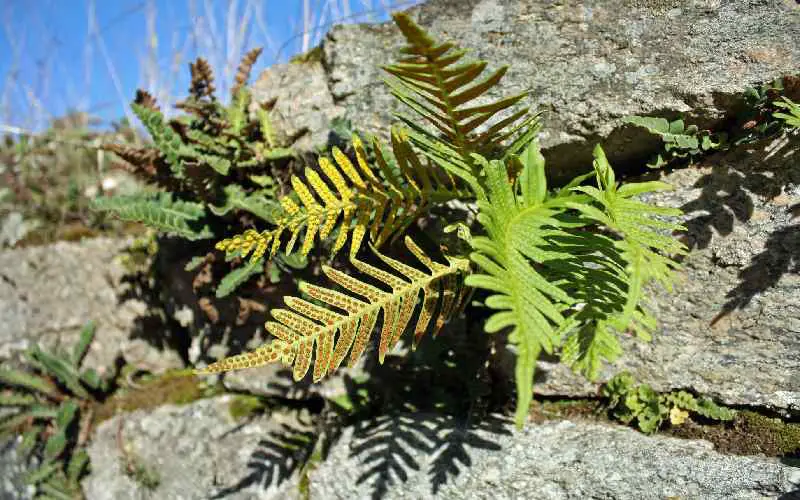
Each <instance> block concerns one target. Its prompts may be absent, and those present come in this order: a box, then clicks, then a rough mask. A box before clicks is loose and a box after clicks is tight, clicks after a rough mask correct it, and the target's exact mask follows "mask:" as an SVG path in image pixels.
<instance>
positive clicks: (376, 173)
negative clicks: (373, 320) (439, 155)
mask: <svg viewBox="0 0 800 500" xmlns="http://www.w3.org/2000/svg"><path fill="white" fill-rule="evenodd" d="M392 145H393V150H394V153H395V157H396V158H397V163H398V166H399V168H400V171H401V172H400V173H401V174H402V176H398V175H396V174H395V172H394V171H393V170H392V169H391V168H390V167H389V163H388V161H387V159H386V157H385V155H384V153H383V151H382V150H381V148H380V144H379V143H378V140H377V139H376V138H373V146H374V148H375V153H376V162H377V168H376V167H374V166H372V165H370V164H369V163H368V162H367V153H366V151H365V149H364V145H363V143H362V142H361V140H360V139H359V137H358V136H357V135H354V136H353V146H354V149H355V152H356V164H355V165H354V164H353V162H351V161H350V159H349V158H348V157H347V156H346V155H345V154H344V153H343V152H342V151H341V150H339V149H338V148H336V147H334V148H333V150H332V153H333V161H331V160H329V159H327V158H320V159H319V166H320V170H321V174H322V175H320V173H319V172H317V171H316V170H312V169H310V168H306V171H305V179H302V178H300V177H299V176H293V177H292V179H291V183H292V187H293V188H294V194H295V196H296V197H297V198H298V199H299V202H300V203H299V204H298V203H297V202H295V201H294V199H292V198H291V197H288V196H287V197H283V198H282V199H281V200H280V203H281V206H282V208H283V211H284V215H283V216H282V217H280V218H279V219H278V222H277V224H276V227H275V228H273V229H269V230H266V231H261V232H258V231H255V230H249V231H246V232H245V233H244V234H242V235H236V236H234V237H232V238H228V239H225V240H222V241H220V242H219V243H217V246H216V248H217V249H218V250H223V251H226V252H229V253H230V252H239V253H240V255H242V256H247V255H249V254H251V253H252V257H251V259H258V258H260V257H261V256H263V255H264V253H265V252H266V251H267V250H269V252H270V255H274V254H275V253H276V252H277V251H278V250H279V249H280V248H281V246H282V241H281V236H282V235H283V234H285V233H288V234H289V235H290V236H289V240H288V242H287V243H286V244H285V245H284V248H285V251H286V253H287V254H289V253H291V252H292V251H293V249H294V247H295V245H296V243H297V241H298V239H299V238H300V236H301V232H302V231H303V230H305V234H304V236H303V241H302V244H301V249H300V253H301V254H302V255H307V254H308V252H309V251H310V250H311V249H312V248H313V246H314V240H315V238H316V236H317V235H319V238H320V239H325V238H327V237H328V236H330V235H331V234H333V233H334V232H335V231H337V230H338V235H337V237H336V240H335V241H334V244H333V248H332V253H334V254H335V253H336V252H338V251H339V250H340V249H341V248H342V247H343V246H344V245H345V243H346V242H347V236H348V235H351V244H350V256H351V257H353V256H354V255H355V254H356V252H358V249H359V248H360V247H361V242H362V241H363V238H364V236H365V235H366V234H367V233H369V236H370V240H371V241H372V242H373V243H374V244H375V245H376V246H380V245H381V244H383V243H384V242H385V241H387V239H388V238H389V237H390V236H392V235H393V234H395V233H397V232H399V231H400V230H402V229H404V228H405V227H407V226H408V225H409V224H410V223H412V222H413V221H414V220H416V218H417V217H418V216H419V215H420V214H421V213H423V212H424V211H425V210H427V209H428V208H429V206H430V205H431V203H433V202H437V203H438V202H443V201H447V200H451V199H456V198H463V197H465V196H467V195H466V193H462V192H461V191H459V190H458V189H457V188H456V185H455V183H454V181H453V179H452V178H450V177H447V176H445V175H442V174H439V175H437V173H436V171H433V170H431V169H429V168H426V167H425V166H423V164H422V162H421V161H420V159H419V158H418V157H417V156H416V154H415V153H414V151H413V150H412V149H411V146H410V145H409V143H408V139H407V137H406V136H405V134H404V132H403V130H402V129H400V128H395V129H393V131H392Z"/></svg>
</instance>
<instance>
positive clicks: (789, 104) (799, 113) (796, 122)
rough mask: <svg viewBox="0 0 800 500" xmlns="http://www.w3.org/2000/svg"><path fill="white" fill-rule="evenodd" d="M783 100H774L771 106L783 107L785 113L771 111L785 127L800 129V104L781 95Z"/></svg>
mask: <svg viewBox="0 0 800 500" xmlns="http://www.w3.org/2000/svg"><path fill="white" fill-rule="evenodd" d="M781 99H783V101H775V102H773V103H772V105H773V106H775V107H778V108H781V109H785V110H786V111H787V112H786V113H781V112H778V113H772V116H774V117H775V118H780V119H781V120H783V123H784V124H785V125H786V127H787V128H793V129H800V104H797V103H795V102H794V101H792V100H791V99H789V98H788V97H785V96H781Z"/></svg>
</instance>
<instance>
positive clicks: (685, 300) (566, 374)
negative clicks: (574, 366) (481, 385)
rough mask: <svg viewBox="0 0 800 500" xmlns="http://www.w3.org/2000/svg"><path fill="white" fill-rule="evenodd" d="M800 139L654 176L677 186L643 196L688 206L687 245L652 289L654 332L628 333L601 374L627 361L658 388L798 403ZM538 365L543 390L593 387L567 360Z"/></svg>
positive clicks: (574, 392)
mask: <svg viewBox="0 0 800 500" xmlns="http://www.w3.org/2000/svg"><path fill="white" fill-rule="evenodd" d="M799 142H800V141H798V140H797V138H795V140H794V142H793V143H791V144H790V145H788V146H786V147H784V148H783V149H781V150H780V151H775V152H773V150H772V149H771V147H770V144H768V143H766V142H762V143H760V144H756V145H753V146H751V147H743V148H738V149H735V150H732V151H730V152H727V153H719V154H716V155H713V156H710V157H708V158H706V159H705V160H703V161H702V162H701V163H700V164H698V165H697V166H695V167H692V168H688V169H682V170H676V171H673V172H671V173H664V172H661V173H660V174H658V175H660V177H661V180H663V181H665V182H667V183H669V184H672V185H673V186H674V187H675V190H674V191H669V192H664V193H658V194H654V195H650V196H649V198H648V199H647V201H648V202H652V203H656V204H658V205H661V206H671V207H680V208H682V209H683V210H684V212H685V214H686V215H685V216H684V217H683V221H684V225H685V226H687V228H688V240H687V241H686V242H687V243H688V244H689V245H690V246H691V247H692V248H693V250H692V252H691V253H690V255H689V256H688V258H687V259H686V260H685V261H684V265H683V270H682V271H681V272H679V273H678V276H677V279H676V282H675V287H674V293H671V294H670V293H666V292H663V293H657V294H656V296H655V299H654V301H653V311H654V314H655V317H656V319H657V320H658V323H659V326H658V330H657V331H656V333H655V335H654V340H653V342H652V343H646V342H641V341H637V340H633V339H631V338H629V337H626V338H624V339H623V348H624V351H625V354H624V355H623V356H622V358H621V359H620V360H619V361H618V362H617V363H616V366H607V367H606V368H605V369H604V370H603V372H602V373H601V377H600V379H599V381H605V380H607V379H608V378H609V377H611V376H612V375H613V374H614V373H616V372H617V371H619V370H623V369H625V370H630V371H631V372H632V373H633V374H634V376H635V377H636V378H637V379H639V380H641V381H643V382H645V383H648V384H650V385H651V386H652V387H653V388H654V389H656V390H658V391H669V390H671V389H679V388H680V389H686V388H688V389H693V390H695V391H697V392H698V393H700V394H706V395H709V396H712V397H715V398H717V399H718V400H719V401H722V402H724V403H726V404H730V405H755V406H768V407H772V408H775V409H779V410H790V411H791V412H793V413H795V414H798V413H800V295H798V290H800V219H798V218H797V217H796V215H797V209H798V207H800V144H798V143H799ZM715 319H716V321H715ZM539 370H540V373H539V374H538V375H537V383H536V385H535V390H536V391H537V392H539V393H541V394H550V395H561V396H565V395H566V396H580V395H593V394H596V391H597V387H596V386H595V385H592V384H588V383H586V382H585V381H584V380H583V379H582V378H581V377H578V376H576V375H574V374H572V373H571V372H570V371H569V370H568V369H566V368H565V367H564V366H563V365H557V364H554V363H547V362H542V363H540V364H539Z"/></svg>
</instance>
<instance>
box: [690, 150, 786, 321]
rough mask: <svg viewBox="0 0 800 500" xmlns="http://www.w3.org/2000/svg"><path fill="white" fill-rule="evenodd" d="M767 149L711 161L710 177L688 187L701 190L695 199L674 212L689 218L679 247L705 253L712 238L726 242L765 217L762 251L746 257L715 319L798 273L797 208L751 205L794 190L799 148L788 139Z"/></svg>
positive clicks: (718, 156)
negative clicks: (744, 225) (736, 228)
mask: <svg viewBox="0 0 800 500" xmlns="http://www.w3.org/2000/svg"><path fill="white" fill-rule="evenodd" d="M769 149H770V148H769V144H768V141H761V142H760V143H757V144H755V145H748V146H738V147H736V148H735V149H732V150H731V151H728V152H725V153H718V154H716V155H713V156H711V157H710V158H709V160H708V161H709V162H710V163H712V162H713V163H712V167H711V172H710V173H708V174H705V175H703V176H702V177H701V178H700V179H699V180H697V181H696V182H695V183H694V185H693V186H692V187H693V188H695V189H697V188H699V189H701V194H700V196H699V197H697V198H696V199H694V200H691V201H689V202H687V203H684V204H683V205H682V206H681V207H680V208H681V209H682V210H683V211H684V212H686V213H687V214H689V215H690V217H689V218H688V219H687V220H686V221H685V222H684V225H685V226H686V228H687V231H686V234H685V241H684V242H685V243H686V244H687V246H688V247H689V249H695V248H697V249H705V248H708V247H709V246H711V245H713V243H712V239H714V238H713V236H714V233H715V232H716V233H717V234H718V235H719V236H722V237H725V236H729V235H731V234H732V233H733V232H734V225H735V223H736V222H739V223H747V222H750V221H752V220H753V217H754V215H755V214H757V213H758V212H761V213H760V214H759V215H760V216H761V217H764V211H766V218H767V219H768V222H766V223H763V229H764V231H769V235H768V236H767V238H766V241H765V242H764V245H763V246H764V248H763V250H762V251H761V252H760V253H758V254H757V255H753V256H752V257H750V256H748V259H747V260H748V262H747V265H746V266H744V267H743V268H742V269H741V270H740V272H739V280H740V283H739V285H737V286H736V287H735V288H734V289H732V290H730V291H729V292H728V293H727V295H726V298H727V302H726V303H725V304H724V306H723V307H722V310H721V311H720V313H719V314H718V315H717V318H716V319H718V318H721V317H722V316H724V315H726V314H727V313H730V312H732V311H734V310H736V309H740V308H742V307H745V306H746V305H747V304H749V302H750V301H751V300H752V299H753V297H755V296H756V295H757V294H759V293H762V292H764V291H766V290H768V289H769V288H771V287H773V286H775V285H776V284H777V283H778V281H779V280H780V278H781V277H782V276H783V275H784V274H785V273H789V272H797V271H798V269H800V251H798V250H797V249H798V248H800V225H798V224H797V223H794V222H792V221H793V220H796V216H797V212H798V208H797V205H795V206H793V207H788V208H787V207H783V206H780V205H779V204H776V203H769V202H767V203H766V204H764V205H763V206H762V203H758V202H756V201H755V200H754V197H759V198H762V199H765V200H774V199H776V198H777V199H780V198H779V197H781V196H784V191H785V188H786V187H787V186H790V185H794V186H798V185H800V168H799V167H800V147H799V144H798V140H797V138H796V137H794V138H790V140H789V141H788V143H787V144H785V145H784V146H783V147H782V148H780V149H777V150H769ZM757 205H758V206H757ZM693 214H697V215H693ZM756 223H757V224H762V223H761V222H756ZM776 226H777V228H776ZM718 265H727V264H726V263H725V262H719V263H718Z"/></svg>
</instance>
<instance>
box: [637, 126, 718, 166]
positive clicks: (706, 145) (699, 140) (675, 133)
mask: <svg viewBox="0 0 800 500" xmlns="http://www.w3.org/2000/svg"><path fill="white" fill-rule="evenodd" d="M623 122H625V123H631V124H633V125H637V126H639V127H643V128H646V129H647V130H648V131H649V132H650V133H651V134H656V135H658V136H660V137H661V140H662V141H663V142H664V151H665V152H666V155H667V159H664V157H663V156H661V154H658V155H656V157H655V158H654V159H653V160H652V161H651V162H650V163H648V164H647V166H648V167H650V168H660V167H663V166H664V165H667V164H668V163H670V162H671V161H672V160H675V159H679V158H686V157H687V156H692V157H693V156H697V155H699V154H701V153H706V152H708V151H711V150H715V149H720V148H721V147H722V145H723V144H724V139H725V138H724V136H719V137H715V136H714V135H712V134H711V133H710V132H708V131H706V130H703V131H701V130H699V129H698V128H697V126H696V125H689V126H688V127H687V126H686V125H684V123H683V120H675V121H672V122H670V121H667V120H666V119H664V118H653V117H644V116H627V117H625V118H623ZM715 139H716V140H715Z"/></svg>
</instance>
